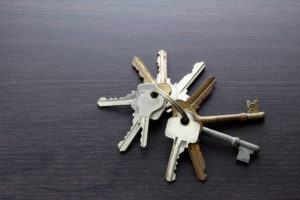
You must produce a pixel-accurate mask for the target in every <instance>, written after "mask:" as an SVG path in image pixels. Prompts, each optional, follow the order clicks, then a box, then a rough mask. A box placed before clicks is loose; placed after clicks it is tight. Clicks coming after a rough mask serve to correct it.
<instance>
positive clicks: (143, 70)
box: [132, 57, 171, 94]
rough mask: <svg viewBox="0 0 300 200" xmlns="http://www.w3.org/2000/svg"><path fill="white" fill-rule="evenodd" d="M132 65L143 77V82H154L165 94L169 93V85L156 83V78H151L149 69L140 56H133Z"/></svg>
mask: <svg viewBox="0 0 300 200" xmlns="http://www.w3.org/2000/svg"><path fill="white" fill-rule="evenodd" d="M132 67H133V68H135V69H136V70H137V71H138V72H139V75H140V77H142V78H143V79H144V80H143V82H144V83H154V84H156V85H157V87H159V89H161V90H163V91H164V92H165V93H166V94H170V92H171V86H170V85H169V84H168V83H158V82H157V81H156V79H154V78H153V76H152V74H151V73H150V71H149V70H148V68H147V67H146V65H145V63H144V62H143V61H142V59H141V58H139V57H133V60H132Z"/></svg>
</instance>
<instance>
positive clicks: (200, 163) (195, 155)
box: [188, 142, 207, 181]
mask: <svg viewBox="0 0 300 200" xmlns="http://www.w3.org/2000/svg"><path fill="white" fill-rule="evenodd" d="M188 150H189V155H190V158H191V160H192V164H193V167H194V171H195V173H196V176H197V179H199V180H201V181H204V180H205V179H206V176H207V175H206V174H205V173H204V170H205V160H204V158H203V155H202V152H201V150H200V145H199V142H197V143H194V144H189V147H188Z"/></svg>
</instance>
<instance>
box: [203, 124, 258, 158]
mask: <svg viewBox="0 0 300 200" xmlns="http://www.w3.org/2000/svg"><path fill="white" fill-rule="evenodd" d="M203 134H204V135H207V136H210V137H213V138H215V139H219V140H222V141H223V142H226V143H229V144H230V145H232V146H234V147H238V150H239V153H238V155H237V157H236V159H237V160H239V161H241V162H244V163H249V161H250V155H251V154H253V153H254V152H257V151H259V146H257V145H255V144H252V143H250V142H246V141H244V140H240V139H239V138H238V137H232V136H230V135H227V134H225V133H221V132H219V131H215V130H212V129H209V128H206V127H203Z"/></svg>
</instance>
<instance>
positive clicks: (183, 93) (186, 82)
mask: <svg viewBox="0 0 300 200" xmlns="http://www.w3.org/2000/svg"><path fill="white" fill-rule="evenodd" d="M204 68H205V63H204V62H198V63H196V64H195V65H194V67H193V70H192V72H191V73H189V74H187V75H185V76H184V77H183V78H182V79H181V80H180V81H179V82H178V83H175V86H176V88H177V93H178V99H181V100H187V99H188V98H189V96H188V95H187V89H188V87H189V86H190V85H191V84H192V83H193V82H194V81H195V79H196V78H197V77H198V76H199V75H200V73H201V72H202V71H203V70H204Z"/></svg>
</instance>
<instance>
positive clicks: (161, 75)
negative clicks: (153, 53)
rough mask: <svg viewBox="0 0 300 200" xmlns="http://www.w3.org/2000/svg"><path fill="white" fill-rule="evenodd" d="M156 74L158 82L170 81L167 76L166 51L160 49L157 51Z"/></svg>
mask: <svg viewBox="0 0 300 200" xmlns="http://www.w3.org/2000/svg"><path fill="white" fill-rule="evenodd" d="M157 68H158V74H157V77H156V80H157V82H158V83H170V82H171V81H170V79H169V78H168V65H167V52H165V51H164V50H160V51H158V52H157Z"/></svg>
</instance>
